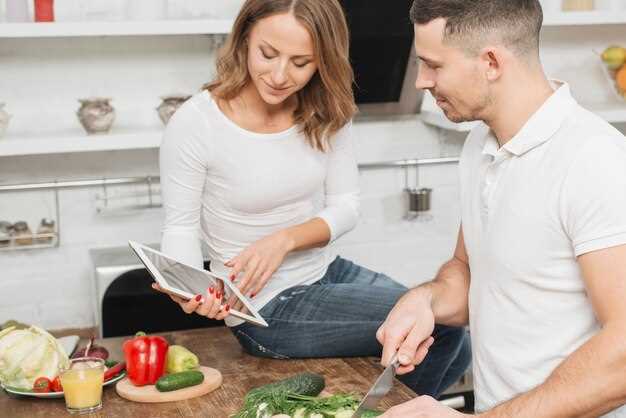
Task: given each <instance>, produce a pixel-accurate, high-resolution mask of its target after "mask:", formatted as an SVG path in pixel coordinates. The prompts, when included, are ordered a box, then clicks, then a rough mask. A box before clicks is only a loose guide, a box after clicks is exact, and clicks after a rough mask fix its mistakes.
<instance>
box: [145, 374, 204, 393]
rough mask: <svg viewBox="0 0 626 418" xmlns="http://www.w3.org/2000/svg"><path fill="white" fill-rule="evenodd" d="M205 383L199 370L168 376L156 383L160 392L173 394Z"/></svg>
mask: <svg viewBox="0 0 626 418" xmlns="http://www.w3.org/2000/svg"><path fill="white" fill-rule="evenodd" d="M203 381H204V374H203V373H202V372H201V371H198V370H187V371H185V372H180V373H173V374H168V375H167V376H163V377H161V378H160V379H159V380H157V382H156V388H157V390H158V391H159V392H171V391H173V390H178V389H183V388H187V387H190V386H195V385H199V384H200V383H202V382H203Z"/></svg>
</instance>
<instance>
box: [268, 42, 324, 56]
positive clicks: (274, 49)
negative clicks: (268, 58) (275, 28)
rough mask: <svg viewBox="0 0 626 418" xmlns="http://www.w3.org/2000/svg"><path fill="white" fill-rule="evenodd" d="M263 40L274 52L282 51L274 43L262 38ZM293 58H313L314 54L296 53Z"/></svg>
mask: <svg viewBox="0 0 626 418" xmlns="http://www.w3.org/2000/svg"><path fill="white" fill-rule="evenodd" d="M261 42H263V43H264V44H265V46H267V47H269V48H271V49H272V52H276V53H279V52H280V51H279V50H278V49H276V48H274V47H273V46H272V44H270V43H269V42H267V41H265V40H262V41H261ZM292 58H313V55H310V54H309V55H294V56H293V57H292Z"/></svg>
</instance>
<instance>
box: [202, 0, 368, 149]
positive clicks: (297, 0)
mask: <svg viewBox="0 0 626 418" xmlns="http://www.w3.org/2000/svg"><path fill="white" fill-rule="evenodd" d="M280 13H292V14H293V16H294V17H295V18H296V19H297V20H298V21H299V22H300V23H301V24H302V25H303V26H304V27H305V28H306V29H307V30H308V31H309V33H310V35H311V38H312V40H313V47H314V50H315V52H314V54H315V62H316V63H317V66H318V69H317V71H316V73H315V75H313V77H312V78H311V80H310V81H309V83H308V84H307V85H306V86H305V87H304V88H303V89H301V90H300V91H298V92H297V93H296V94H297V97H298V107H297V108H296V110H295V112H294V120H295V123H296V124H298V125H299V126H301V128H302V132H303V133H304V135H305V136H306V139H307V141H308V142H309V144H310V145H311V146H312V147H313V148H315V149H318V150H321V151H327V150H328V149H329V147H330V138H331V137H332V136H333V135H334V134H335V133H336V132H337V131H338V130H340V129H341V128H342V127H343V126H345V125H346V124H347V123H348V122H349V121H350V120H351V119H352V117H353V116H354V114H355V113H356V109H357V108H356V105H355V103H354V94H353V91H352V84H353V82H354V73H353V71H352V67H351V65H350V60H349V43H350V38H349V33H348V27H347V24H346V19H345V16H344V13H343V9H342V8H341V5H340V4H339V2H338V0H246V2H245V4H244V5H243V6H242V8H241V10H240V11H239V15H238V16H237V19H236V20H235V23H234V25H233V29H232V31H231V33H230V35H229V36H228V39H227V40H226V43H225V44H224V46H223V47H222V49H221V50H220V52H219V55H218V58H217V76H216V79H215V80H213V81H212V82H210V83H208V84H207V85H205V86H204V88H205V89H207V90H208V91H209V92H211V93H212V94H213V95H214V96H215V97H217V98H219V99H222V100H231V99H233V98H235V97H236V96H237V95H239V93H240V92H241V90H242V89H243V88H244V87H245V86H246V85H247V83H249V82H250V75H249V74H248V65H247V54H248V46H247V38H248V36H249V34H250V31H251V29H252V27H253V26H254V24H255V23H256V22H258V21H259V20H261V19H263V18H265V17H268V16H272V15H276V14H280Z"/></svg>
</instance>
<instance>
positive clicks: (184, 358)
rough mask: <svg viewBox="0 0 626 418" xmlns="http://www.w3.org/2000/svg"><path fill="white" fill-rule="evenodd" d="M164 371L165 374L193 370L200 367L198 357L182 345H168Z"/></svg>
mask: <svg viewBox="0 0 626 418" xmlns="http://www.w3.org/2000/svg"><path fill="white" fill-rule="evenodd" d="M165 364H166V366H165V371H166V372H167V373H179V372H184V371H186V370H195V369H197V368H198V366H199V365H200V361H199V360H198V356H196V355H195V354H194V353H192V352H191V351H189V350H188V349H187V348H185V347H183V346H182V345H170V347H169V348H168V349H167V360H166V361H165Z"/></svg>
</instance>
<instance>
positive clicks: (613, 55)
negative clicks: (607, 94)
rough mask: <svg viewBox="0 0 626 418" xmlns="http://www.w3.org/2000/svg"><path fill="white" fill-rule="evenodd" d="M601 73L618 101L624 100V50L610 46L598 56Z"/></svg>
mask: <svg viewBox="0 0 626 418" xmlns="http://www.w3.org/2000/svg"><path fill="white" fill-rule="evenodd" d="M600 58H601V59H602V73H603V74H604V76H605V78H606V80H607V82H608V83H609V85H610V86H611V91H613V93H614V94H615V97H616V98H617V99H618V100H622V101H623V100H626V48H622V47H620V46H610V47H608V48H607V49H605V50H604V52H602V54H600Z"/></svg>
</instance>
